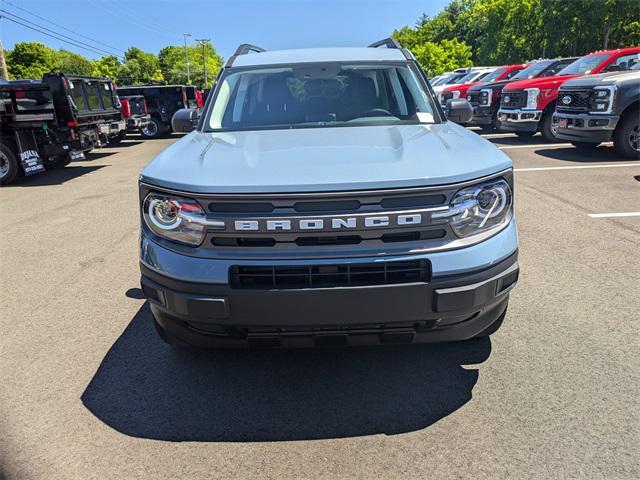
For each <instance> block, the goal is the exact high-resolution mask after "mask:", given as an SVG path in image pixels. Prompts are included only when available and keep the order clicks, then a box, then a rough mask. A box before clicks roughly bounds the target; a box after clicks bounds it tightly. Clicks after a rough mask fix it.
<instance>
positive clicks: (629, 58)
mask: <svg viewBox="0 0 640 480" xmlns="http://www.w3.org/2000/svg"><path fill="white" fill-rule="evenodd" d="M638 62H640V53H632V54H631V55H623V56H621V57H619V58H618V59H616V61H615V62H614V63H613V65H617V66H619V67H620V69H621V70H630V69H631V67H633V66H634V65H635V64H636V63H638Z"/></svg>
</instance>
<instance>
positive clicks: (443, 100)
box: [440, 92, 453, 105]
mask: <svg viewBox="0 0 640 480" xmlns="http://www.w3.org/2000/svg"><path fill="white" fill-rule="evenodd" d="M452 98H453V92H442V94H441V96H440V103H441V104H442V105H446V104H447V100H451V99H452Z"/></svg>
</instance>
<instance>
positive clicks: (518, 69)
mask: <svg viewBox="0 0 640 480" xmlns="http://www.w3.org/2000/svg"><path fill="white" fill-rule="evenodd" d="M520 70H522V69H521V68H514V69H513V70H511V71H510V72H509V73H507V75H506V76H505V77H504V79H505V80H509V79H510V78H511V77H513V76H514V75H515V74H516V73H518V72H519V71H520Z"/></svg>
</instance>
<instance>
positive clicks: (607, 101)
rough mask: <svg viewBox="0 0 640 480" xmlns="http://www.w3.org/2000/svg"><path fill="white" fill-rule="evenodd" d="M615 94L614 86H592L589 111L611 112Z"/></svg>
mask: <svg viewBox="0 0 640 480" xmlns="http://www.w3.org/2000/svg"><path fill="white" fill-rule="evenodd" d="M615 96H616V87H615V85H614V86H607V87H594V93H593V95H592V96H591V99H590V101H589V106H590V108H591V112H590V113H611V112H612V111H613V102H614V100H615Z"/></svg>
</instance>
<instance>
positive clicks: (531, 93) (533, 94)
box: [524, 88, 540, 110]
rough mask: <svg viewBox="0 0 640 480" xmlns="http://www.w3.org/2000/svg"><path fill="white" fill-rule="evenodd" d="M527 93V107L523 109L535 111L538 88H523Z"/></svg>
mask: <svg viewBox="0 0 640 480" xmlns="http://www.w3.org/2000/svg"><path fill="white" fill-rule="evenodd" d="M524 91H525V92H527V106H526V107H524V108H526V109H527V110H535V109H536V108H538V95H539V94H540V89H539V88H525V89H524Z"/></svg>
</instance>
